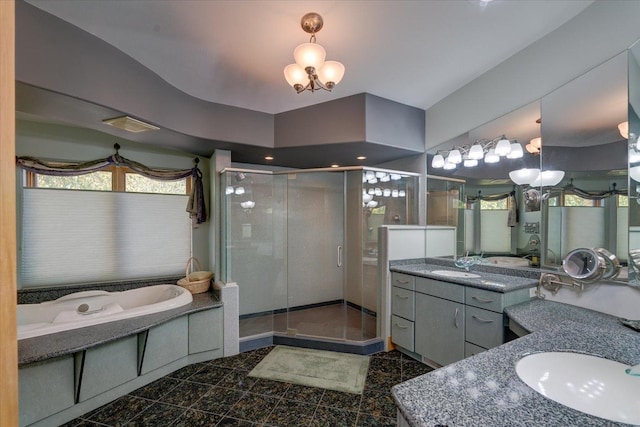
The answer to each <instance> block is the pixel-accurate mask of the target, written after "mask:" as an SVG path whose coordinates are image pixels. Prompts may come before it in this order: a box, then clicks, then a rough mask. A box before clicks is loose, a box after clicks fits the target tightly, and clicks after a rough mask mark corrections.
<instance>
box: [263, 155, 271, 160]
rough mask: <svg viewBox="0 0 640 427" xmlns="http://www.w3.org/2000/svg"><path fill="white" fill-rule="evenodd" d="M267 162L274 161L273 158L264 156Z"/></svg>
mask: <svg viewBox="0 0 640 427" xmlns="http://www.w3.org/2000/svg"><path fill="white" fill-rule="evenodd" d="M264 159H265V160H273V156H264Z"/></svg>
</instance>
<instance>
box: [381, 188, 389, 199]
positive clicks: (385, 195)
mask: <svg viewBox="0 0 640 427" xmlns="http://www.w3.org/2000/svg"><path fill="white" fill-rule="evenodd" d="M382 195H383V196H384V197H389V196H390V195H391V189H390V188H385V189H384V191H383V192H382Z"/></svg>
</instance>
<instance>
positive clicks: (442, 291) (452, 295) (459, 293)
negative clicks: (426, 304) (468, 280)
mask: <svg viewBox="0 0 640 427" xmlns="http://www.w3.org/2000/svg"><path fill="white" fill-rule="evenodd" d="M416 292H420V293H423V294H427V295H433V296H434V297H439V298H444V299H447V300H449V301H455V302H461V303H464V286H460V285H456V284H454V283H449V282H441V281H440V280H433V279H427V278H425V277H416Z"/></svg>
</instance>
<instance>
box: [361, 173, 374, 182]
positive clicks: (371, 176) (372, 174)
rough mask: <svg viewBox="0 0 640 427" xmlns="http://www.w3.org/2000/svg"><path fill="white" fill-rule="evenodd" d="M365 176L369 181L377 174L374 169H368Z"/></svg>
mask: <svg viewBox="0 0 640 427" xmlns="http://www.w3.org/2000/svg"><path fill="white" fill-rule="evenodd" d="M364 176H365V177H366V178H367V181H369V180H371V179H373V178H375V177H376V174H375V173H374V172H373V171H366V172H365V173H364Z"/></svg>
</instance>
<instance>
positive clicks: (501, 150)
mask: <svg viewBox="0 0 640 427" xmlns="http://www.w3.org/2000/svg"><path fill="white" fill-rule="evenodd" d="M510 152H511V141H509V140H508V139H506V138H503V139H501V140H500V141H498V143H497V144H496V148H495V153H496V154H497V155H498V156H500V157H504V156H506V155H507V154H509V153H510Z"/></svg>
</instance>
